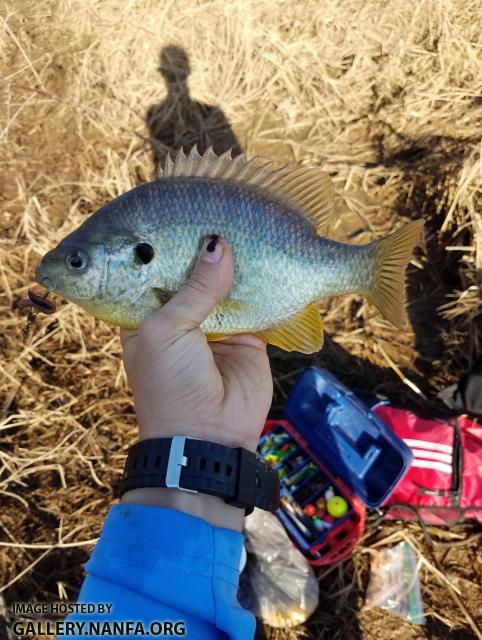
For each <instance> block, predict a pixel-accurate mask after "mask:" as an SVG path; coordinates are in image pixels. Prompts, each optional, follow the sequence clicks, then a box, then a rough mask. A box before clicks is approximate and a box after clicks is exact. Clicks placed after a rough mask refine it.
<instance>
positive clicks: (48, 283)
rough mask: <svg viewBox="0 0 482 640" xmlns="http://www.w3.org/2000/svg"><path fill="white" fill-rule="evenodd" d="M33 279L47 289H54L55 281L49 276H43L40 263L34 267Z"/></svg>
mask: <svg viewBox="0 0 482 640" xmlns="http://www.w3.org/2000/svg"><path fill="white" fill-rule="evenodd" d="M35 280H36V281H37V282H38V283H39V284H41V285H42V287H45V288H46V289H47V290H48V291H52V292H53V291H55V289H56V286H57V285H56V283H55V281H54V280H52V278H50V277H49V276H44V275H43V274H42V268H41V265H39V266H38V267H37V268H36V269H35Z"/></svg>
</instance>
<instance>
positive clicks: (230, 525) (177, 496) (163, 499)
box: [120, 487, 244, 531]
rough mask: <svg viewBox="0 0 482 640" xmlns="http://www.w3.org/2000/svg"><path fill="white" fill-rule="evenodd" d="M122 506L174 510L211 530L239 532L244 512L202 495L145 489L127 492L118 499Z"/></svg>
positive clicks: (217, 499) (152, 488)
mask: <svg viewBox="0 0 482 640" xmlns="http://www.w3.org/2000/svg"><path fill="white" fill-rule="evenodd" d="M120 501H121V502H122V503H125V502H127V503H133V504H143V505H148V506H154V507H164V508H167V509H175V510H176V511H182V512H184V513H188V514H189V515H192V516H196V517H198V518H202V519H203V520H206V521H207V522H209V523H210V524H212V525H214V526H215V527H223V528H225V529H233V530H235V531H241V530H242V528H243V522H244V510H243V509H239V508H237V507H232V506H230V505H228V504H226V503H225V502H224V500H223V499H222V498H218V497H216V496H211V495H208V494H203V493H188V492H186V491H181V490H179V489H164V488H158V487H146V488H142V489H131V490H130V491H126V492H125V493H124V495H123V496H122V498H121V500H120Z"/></svg>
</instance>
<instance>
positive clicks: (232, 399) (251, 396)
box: [121, 237, 273, 519]
mask: <svg viewBox="0 0 482 640" xmlns="http://www.w3.org/2000/svg"><path fill="white" fill-rule="evenodd" d="M233 274H234V266H233V258H232V253H231V249H230V247H229V245H228V244H227V243H226V241H225V240H224V239H223V238H221V237H219V238H217V241H215V240H212V239H210V238H208V239H207V240H205V242H204V243H203V247H202V249H201V252H200V255H199V258H198V260H197V262H196V265H195V268H194V270H193V273H192V275H191V277H190V278H189V280H188V281H187V282H186V284H185V285H184V286H183V287H182V288H181V289H180V290H179V292H178V293H177V294H176V295H175V296H174V297H173V298H172V299H171V300H170V301H169V302H167V303H166V304H165V305H164V306H163V307H161V308H160V309H159V310H158V311H155V312H154V313H152V314H151V315H150V316H148V317H147V318H146V319H145V320H144V322H143V323H142V324H141V326H140V327H139V328H138V329H136V330H133V331H131V330H123V331H122V332H121V339H122V345H123V350H124V366H125V369H126V373H127V377H128V379H129V382H130V384H131V387H132V391H133V394H134V403H135V407H136V414H137V419H138V424H139V436H140V439H141V440H142V439H147V438H156V437H171V436H175V435H190V436H193V437H197V438H201V439H204V440H210V441H212V442H219V443H222V444H225V445H227V446H230V447H244V448H246V449H249V450H251V451H255V450H256V445H257V443H258V439H259V436H260V433H261V430H262V427H263V424H264V421H265V419H266V416H267V414H268V411H269V407H270V405H271V399H272V391H273V387H272V379H271V372H270V367H269V360H268V356H267V354H266V345H265V343H264V342H263V341H262V340H261V339H259V338H257V337H255V336H253V335H238V336H233V337H231V338H229V339H227V340H224V341H222V342H210V343H208V342H207V340H206V337H205V335H204V333H203V332H202V330H201V329H200V328H199V325H200V324H201V323H202V322H203V321H204V320H205V318H206V317H207V316H208V315H209V313H210V312H211V311H212V310H213V309H214V307H215V306H216V304H217V302H219V301H220V300H221V299H222V298H223V297H224V296H225V295H226V294H227V293H228V291H229V289H230V287H231V284H232V280H233ZM139 491H142V492H143V495H145V494H146V490H134V491H129V492H127V493H126V494H125V496H124V498H126V496H127V501H132V500H131V498H133V497H135V495H134V494H135V493H136V492H139ZM154 491H157V492H159V491H160V492H164V494H158V493H157V494H156V495H163V496H164V497H165V496H166V495H168V496H169V498H172V496H173V493H177V494H179V493H181V492H179V491H177V492H176V491H175V490H172V489H167V490H166V489H164V490H162V489H161V490H154ZM165 492H171V493H169V494H166V493H165ZM147 493H149V492H147ZM150 493H151V495H154V492H152V491H151V492H150ZM137 495H139V494H137ZM188 497H189V498H191V499H192V496H186V495H184V496H183V500H184V502H186V501H187V498H188ZM204 498H211V499H214V500H219V499H216V498H213V496H204ZM163 500H164V498H163ZM196 504H199V503H198V502H197V503H196ZM223 506H225V507H226V508H228V509H234V507H227V505H224V503H223ZM182 510H184V509H182ZM237 511H238V512H239V510H237ZM208 519H209V518H208Z"/></svg>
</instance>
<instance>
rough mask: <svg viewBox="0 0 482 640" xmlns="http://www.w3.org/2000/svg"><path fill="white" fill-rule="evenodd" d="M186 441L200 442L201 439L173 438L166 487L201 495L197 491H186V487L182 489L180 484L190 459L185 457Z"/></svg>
mask: <svg viewBox="0 0 482 640" xmlns="http://www.w3.org/2000/svg"><path fill="white" fill-rule="evenodd" d="M186 440H199V438H192V437H189V436H174V437H173V438H172V441H171V448H170V450H169V460H168V463H167V471H166V487H169V489H180V490H181V491H186V492H187V493H199V492H198V491H196V490H195V489H184V487H181V486H180V484H179V481H180V479H181V471H182V467H187V463H188V459H187V457H186V456H185V455H184V447H185V445H186Z"/></svg>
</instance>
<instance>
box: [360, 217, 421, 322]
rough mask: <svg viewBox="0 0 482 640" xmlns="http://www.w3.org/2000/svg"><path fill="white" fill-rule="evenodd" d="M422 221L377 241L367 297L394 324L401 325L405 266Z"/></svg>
mask: <svg viewBox="0 0 482 640" xmlns="http://www.w3.org/2000/svg"><path fill="white" fill-rule="evenodd" d="M423 224H424V221H423V220H415V221H413V222H409V223H408V224H406V225H405V226H404V227H402V228H401V229H397V231H395V232H394V233H392V234H390V235H389V236H388V237H386V238H382V239H381V240H378V242H377V243H376V244H377V245H378V246H377V249H376V250H377V257H376V263H375V277H374V278H373V282H372V287H371V289H370V291H368V292H367V293H366V297H367V298H368V300H370V302H372V303H373V304H374V305H375V306H377V307H378V308H379V309H380V311H381V312H382V313H383V315H384V316H385V318H386V319H387V320H388V321H389V322H391V323H392V324H393V325H395V326H396V327H400V326H401V324H402V320H403V276H404V271H405V267H406V265H407V263H408V261H409V260H410V256H411V255H412V251H413V249H414V247H415V245H416V244H417V242H418V239H419V237H420V232H421V230H422V227H423Z"/></svg>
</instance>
